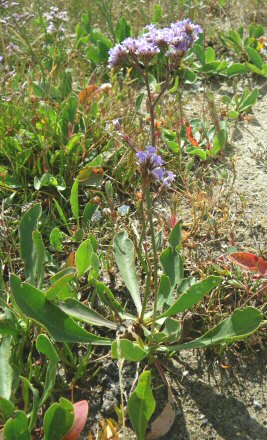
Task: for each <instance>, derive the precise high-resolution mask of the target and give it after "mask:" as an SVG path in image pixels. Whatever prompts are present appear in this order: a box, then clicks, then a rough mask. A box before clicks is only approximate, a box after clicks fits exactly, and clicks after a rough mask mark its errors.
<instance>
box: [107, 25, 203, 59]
mask: <svg viewBox="0 0 267 440" xmlns="http://www.w3.org/2000/svg"><path fill="white" fill-rule="evenodd" d="M201 32H202V29H201V27H200V26H198V25H195V24H193V23H191V21H190V20H189V19H185V20H182V21H178V22H177V23H172V24H171V25H170V27H164V28H161V29H160V28H158V27H157V25H155V24H150V25H148V26H146V28H145V33H144V34H143V35H141V36H140V37H137V38H131V37H129V38H126V40H124V41H122V42H121V43H120V44H116V46H114V47H113V48H112V49H110V50H109V67H122V66H124V65H125V66H129V65H134V64H135V63H136V62H138V63H139V62H149V61H150V60H151V59H152V58H154V56H155V55H157V54H158V53H160V51H162V52H163V53H164V55H165V56H167V57H169V58H170V59H171V61H172V64H173V67H175V66H176V65H178V64H179V63H180V60H181V58H182V57H183V56H184V55H185V53H186V52H187V51H188V50H189V49H190V48H191V47H192V46H193V44H194V42H195V41H196V40H197V39H198V35H199V34H200V33H201Z"/></svg>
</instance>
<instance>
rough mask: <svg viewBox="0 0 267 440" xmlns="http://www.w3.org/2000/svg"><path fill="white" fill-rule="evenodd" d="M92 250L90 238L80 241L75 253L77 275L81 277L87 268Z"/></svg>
mask: <svg viewBox="0 0 267 440" xmlns="http://www.w3.org/2000/svg"><path fill="white" fill-rule="evenodd" d="M92 252H93V247H92V244H91V240H90V239H87V240H85V241H84V242H83V243H81V244H80V246H79V248H78V249H77V251H76V254H75V265H76V267H77V270H78V277H81V276H82V275H84V274H85V272H87V271H88V270H89V268H90V265H91V255H92Z"/></svg>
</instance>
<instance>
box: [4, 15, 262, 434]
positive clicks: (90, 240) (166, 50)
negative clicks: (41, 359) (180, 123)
mask: <svg viewBox="0 0 267 440" xmlns="http://www.w3.org/2000/svg"><path fill="white" fill-rule="evenodd" d="M200 32H201V29H200V27H199V26H196V25H193V24H192V23H191V22H190V21H189V20H184V21H182V22H178V23H174V24H172V25H171V26H170V27H169V28H162V29H161V28H159V27H158V26H156V25H154V24H153V25H150V26H148V27H147V29H146V32H144V33H143V35H142V36H141V37H138V38H131V37H130V38H127V39H126V40H123V41H122V42H121V43H120V44H118V45H116V46H115V47H114V48H112V49H110V51H109V64H110V67H112V68H114V69H120V68H124V67H130V68H132V69H134V70H135V72H136V74H137V75H138V76H139V78H140V81H143V84H144V87H145V90H146V101H147V106H148V111H149V114H150V137H151V145H148V146H146V147H145V149H141V148H140V147H139V146H138V147H137V146H136V143H135V142H134V140H132V139H130V137H129V136H127V134H126V133H124V131H123V130H122V127H121V124H120V123H119V121H115V122H114V125H115V127H116V129H117V131H118V134H119V135H120V137H121V139H122V140H123V141H124V142H125V144H127V145H128V146H129V147H130V148H131V151H132V153H133V154H134V155H135V159H136V166H137V167H138V170H139V172H140V176H141V196H140V213H141V228H140V230H139V231H138V230H137V229H136V228H134V229H133V230H132V231H131V230H130V228H129V229H128V230H127V231H126V230H123V231H120V232H118V233H117V234H116V235H115V237H114V240H113V254H114V259H115V261H116V264H117V267H118V269H119V272H120V276H121V278H122V280H123V282H124V284H125V287H126V288H127V291H128V292H129V293H130V296H131V301H127V306H126V305H125V304H124V302H123V301H120V300H119V299H118V298H117V297H116V296H115V294H113V292H112V289H110V288H109V287H108V286H107V285H106V284H105V283H104V282H102V281H101V262H103V260H104V258H105V255H104V254H103V253H101V254H100V255H99V251H98V242H97V239H96V238H95V237H94V235H93V234H89V233H87V232H88V231H87V232H86V227H83V224H82V227H81V225H80V214H79V199H78V190H79V185H83V184H85V182H87V183H89V184H92V182H95V179H102V172H98V173H95V172H94V170H95V169H96V167H99V171H100V166H101V163H102V162H101V160H102V159H101V156H99V157H98V158H96V159H95V162H93V163H90V164H89V165H88V167H86V168H84V169H82V170H80V172H79V174H78V176H77V178H76V180H75V182H74V184H73V186H72V189H71V195H70V204H71V209H72V213H73V216H74V218H75V221H76V223H77V229H76V236H74V237H73V236H72V238H74V239H75V241H76V242H81V243H80V245H79V247H78V249H77V250H76V252H72V253H71V254H70V256H69V257H68V259H67V262H66V264H65V266H64V267H63V268H60V267H59V265H58V264H56V263H55V261H54V260H53V259H51V256H50V254H49V251H48V249H47V247H46V246H45V243H44V241H43V238H42V234H41V232H40V230H39V223H40V220H41V216H42V208H41V204H40V203H37V204H34V205H33V206H31V207H30V209H29V210H28V211H27V212H26V213H25V214H24V216H23V218H22V220H21V222H20V226H19V236H20V252H21V258H22V260H23V263H24V277H23V279H25V281H22V279H21V278H22V277H19V276H17V275H15V274H11V276H10V291H9V290H8V289H7V288H6V287H5V285H4V283H2V279H1V284H3V287H2V291H1V292H2V293H1V297H0V301H1V308H2V309H3V315H2V316H1V320H0V333H2V335H3V337H2V341H1V345H0V362H1V364H2V365H1V368H0V375H2V377H3V381H0V384H1V383H2V384H3V385H1V386H2V389H1V390H0V391H1V392H0V395H1V396H2V397H4V399H6V400H5V401H3V402H4V406H3V408H4V411H5V417H4V421H5V428H4V430H5V432H9V429H10V430H11V431H10V432H14V429H17V428H16V427H17V425H18V423H19V424H20V426H22V427H24V428H25V429H24V428H23V429H24V431H25V436H24V437H23V438H25V439H28V438H30V437H29V436H30V432H31V430H32V429H33V427H34V426H35V423H36V417H37V411H38V408H40V407H41V406H42V405H44V403H45V402H46V401H47V399H48V396H49V395H50V393H51V392H52V390H53V387H54V385H55V381H56V371H57V365H58V363H63V364H64V363H69V364H70V365H71V367H72V368H74V369H77V371H84V363H83V362H82V360H81V359H80V358H79V357H78V356H77V355H76V353H75V351H74V344H77V343H80V344H84V345H85V346H88V350H87V352H86V355H85V356H86V359H88V357H89V356H90V353H91V346H94V345H100V346H107V347H111V351H112V356H113V358H115V359H118V360H119V362H121V361H123V360H126V361H133V362H141V361H143V360H144V359H147V360H148V362H155V359H156V357H157V356H159V355H160V354H165V355H169V356H170V355H172V354H174V353H176V352H179V351H181V350H187V349H192V348H204V347H207V346H213V345H220V346H222V347H224V346H226V345H228V344H231V343H233V342H235V341H238V340H241V339H244V338H246V337H247V336H249V335H250V334H252V333H253V332H255V331H256V330H257V329H258V328H259V327H260V326H261V324H262V315H261V313H260V311H259V310H257V309H256V308H254V307H246V308H243V309H236V310H235V311H234V312H233V313H232V314H231V315H229V316H228V317H226V318H225V319H224V320H222V321H221V322H219V323H218V324H217V325H215V327H213V328H211V329H209V330H208V331H207V332H206V333H204V334H203V335H201V336H199V337H198V338H196V339H194V340H192V341H189V342H184V341H183V339H182V334H183V321H182V315H181V314H183V313H185V312H187V311H189V310H191V309H192V307H194V306H195V305H196V304H197V303H199V302H200V301H201V300H202V299H203V298H204V297H205V296H206V295H209V294H210V293H211V292H212V290H213V289H216V288H218V287H219V286H220V285H221V284H222V283H223V278H222V277H221V276H214V275H210V276H207V277H206V278H203V279H200V280H197V279H196V278H194V277H192V276H187V274H186V273H185V271H184V267H183V257H182V229H181V224H180V223H179V222H178V223H176V224H175V225H174V226H173V228H172V230H171V232H170V234H169V237H168V240H166V246H164V241H165V240H164V234H163V232H162V231H157V229H156V227H155V224H156V216H155V206H156V203H157V202H158V201H160V197H161V196H162V194H163V193H164V191H166V190H167V189H168V188H170V187H171V185H172V183H173V181H174V180H175V174H173V173H172V172H171V171H169V170H168V169H167V167H166V166H165V165H164V162H163V159H162V157H161V155H160V154H159V153H158V148H157V136H156V129H155V115H156V111H157V106H158V103H159V102H160V100H161V98H162V97H163V95H164V93H165V92H167V91H168V90H169V89H170V88H171V87H173V84H174V83H175V75H176V70H177V68H179V66H180V64H181V61H182V59H183V56H184V55H185V54H186V53H187V52H188V50H189V49H191V48H192V46H193V44H194V42H195V41H196V40H197V38H198V35H199V33H200ZM159 59H161V63H162V60H163V62H164V64H165V68H166V72H165V80H164V81H163V83H162V84H161V87H160V88H158V90H156V91H155V92H152V89H151V87H152V86H151V82H150V76H149V68H150V66H151V65H152V64H155V63H157V60H159ZM219 134H220V133H217V134H216V135H217V136H219ZM189 135H190V136H191V137H192V133H189V132H188V133H187V136H188V138H189V137H190V136H189ZM221 142H222V141H221ZM95 174H96V175H95ZM99 175H100V176H99ZM97 181H98V180H97ZM101 181H102V180H101ZM36 184H38V185H39V184H40V181H38V182H37V181H36ZM57 210H58V214H59V216H60V217H61V220H62V221H63V223H66V224H65V226H66V228H67V230H68V223H67V222H65V220H64V218H65V216H64V213H63V211H62V209H61V208H60V207H59V205H58V206H57ZM94 212H95V206H93V205H92V203H89V205H86V208H85V210H84V212H83V222H84V224H85V225H87V223H88V222H89V221H90V219H91V218H92V215H93V213H94ZM173 223H175V221H174V222H173ZM79 231H80V232H79ZM68 233H69V236H70V237H71V232H70V231H69V230H68ZM86 233H87V238H86V239H85V240H84V238H85V237H84V234H86ZM63 240H64V237H63V236H62V231H61V230H60V229H58V228H57V229H53V231H52V232H51V235H50V243H51V245H52V246H53V247H54V249H57V250H62V243H63ZM162 248H164V250H161V249H162ZM64 262H65V259H64ZM55 268H56V270H55ZM46 269H47V270H46ZM47 272H48V273H49V272H50V274H49V276H48V274H47ZM51 272H52V276H51ZM81 290H83V292H84V291H85V292H86V296H84V295H81ZM85 325H90V331H88V330H87V329H86V328H85ZM92 326H95V327H97V328H98V331H97V333H96V332H94V331H93V330H92ZM103 327H104V328H106V329H107V330H106V332H105V333H104V332H103V330H102V328H103ZM46 332H47V333H48V334H49V335H50V336H51V338H52V339H53V341H54V342H52V341H51V340H50V339H49V338H48V337H47V336H46V334H45V333H46ZM31 335H38V336H37V339H36V346H34V344H33V343H31V345H30V346H31V350H30V354H29V356H28V360H27V362H28V363H29V365H30V369H29V370H28V368H27V366H26V365H25V362H24V361H23V356H22V354H23V353H24V350H25V344H26V343H27V338H30V336H31ZM57 343H60V344H62V345H60V347H61V349H60V350H59V349H58V348H57V346H56V344H57ZM15 344H16V345H17V347H18V353H17V355H16V354H14V351H13V350H12V354H10V353H11V348H12V347H13V346H14V345H15ZM34 348H36V350H37V351H38V352H39V353H42V354H44V355H45V357H46V359H47V361H46V363H47V371H46V374H45V378H44V374H42V372H41V371H40V368H36V365H35V366H33V365H32V352H33V349H34ZM120 365H121V364H120ZM2 367H3V368H2ZM37 367H38V366H37ZM25 372H26V373H27V377H25V376H24V374H25ZM77 374H78V373H77ZM19 376H21V379H20V380H21V382H22V391H23V401H24V406H25V411H24V412H22V411H17V412H16V413H15V415H14V417H13V418H11V419H9V420H7V421H6V419H7V418H9V417H10V416H11V415H12V414H13V412H14V403H13V402H14V400H15V394H16V390H17V388H18V384H19ZM33 376H34V378H35V380H36V381H37V383H38V389H39V387H41V382H42V381H44V384H43V385H42V388H43V394H42V397H41V399H39V391H38V390H37V389H36V388H35V387H34V386H33V385H32V382H31V381H32V380H33ZM76 377H77V375H76ZM150 381H151V373H150V372H149V371H146V372H143V373H142V374H141V376H140V378H139V382H138V385H137V387H136V389H135V391H134V392H133V393H132V395H131V396H130V398H129V401H128V413H129V417H130V420H131V423H132V425H133V427H134V429H135V431H136V434H137V438H138V439H139V440H143V439H144V437H145V431H146V427H147V423H148V421H149V419H150V417H151V415H152V414H153V411H154V409H155V402H154V399H153V396H152V392H151V389H150ZM30 392H31V393H32V395H33V400H32V407H31V409H30V405H29V393H30ZM63 413H64V423H65V426H64V425H63V423H62V424H60V425H59V424H58V418H57V416H56V414H63ZM26 414H27V415H30V422H29V424H28V419H27V415H26ZM65 416H66V417H65ZM123 417H124V415H123ZM73 423H74V414H73V406H72V404H71V403H70V402H69V401H67V400H66V399H61V401H60V402H59V403H54V404H53V405H52V406H51V407H50V408H49V409H48V410H47V412H46V414H45V417H44V430H45V438H47V440H52V438H53V440H54V439H56V438H58V439H64V438H65V439H67V438H76V437H75V436H73V437H70V436H69V437H68V434H67V432H68V430H70V429H72V427H73ZM52 424H53V426H54V424H55V427H56V429H57V430H62V429H63V428H64V429H65V430H64V432H63V431H60V432H59V431H57V432H58V433H57V434H56V435H57V437H56V436H55V434H53V435H52V434H51V433H50V431H49V430H50V426H52ZM51 429H52V428H51ZM53 429H54V428H53ZM12 430H13V431H12ZM48 432H49V433H48ZM53 432H54V431H53ZM12 435H13V434H12ZM16 435H17V434H16ZM23 435H24V434H23ZM65 435H67V437H64V436H65ZM69 435H70V434H69ZM7 438H8V440H9V438H11V437H7ZM14 438H17V437H14Z"/></svg>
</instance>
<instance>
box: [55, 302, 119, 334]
mask: <svg viewBox="0 0 267 440" xmlns="http://www.w3.org/2000/svg"><path fill="white" fill-rule="evenodd" d="M59 308H60V309H61V310H63V311H64V312H65V313H66V314H67V315H70V316H72V317H73V318H76V319H80V320H81V321H84V322H88V324H93V325H98V326H103V327H107V328H110V329H112V330H117V329H118V324H116V323H115V322H112V321H110V320H109V319H106V318H104V317H103V316H101V315H99V313H97V312H95V311H94V310H93V309H91V308H90V307H88V306H86V305H84V304H82V303H80V302H79V301H77V300H76V299H74V298H67V300H66V301H65V302H63V303H59Z"/></svg>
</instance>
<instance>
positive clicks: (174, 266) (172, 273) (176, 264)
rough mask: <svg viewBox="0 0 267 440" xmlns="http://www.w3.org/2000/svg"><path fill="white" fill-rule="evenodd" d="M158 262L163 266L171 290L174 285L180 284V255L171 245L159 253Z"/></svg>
mask: <svg viewBox="0 0 267 440" xmlns="http://www.w3.org/2000/svg"><path fill="white" fill-rule="evenodd" d="M160 264H161V266H162V268H163V272H164V273H165V275H167V276H168V277H169V279H170V283H171V290H172V291H173V289H174V288H175V286H176V285H177V284H180V282H181V281H182V278H183V273H184V271H183V260H182V257H181V255H180V254H179V253H178V252H177V251H176V250H175V249H174V248H173V247H172V246H169V247H168V248H167V249H165V250H164V251H163V252H162V253H161V255H160Z"/></svg>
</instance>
